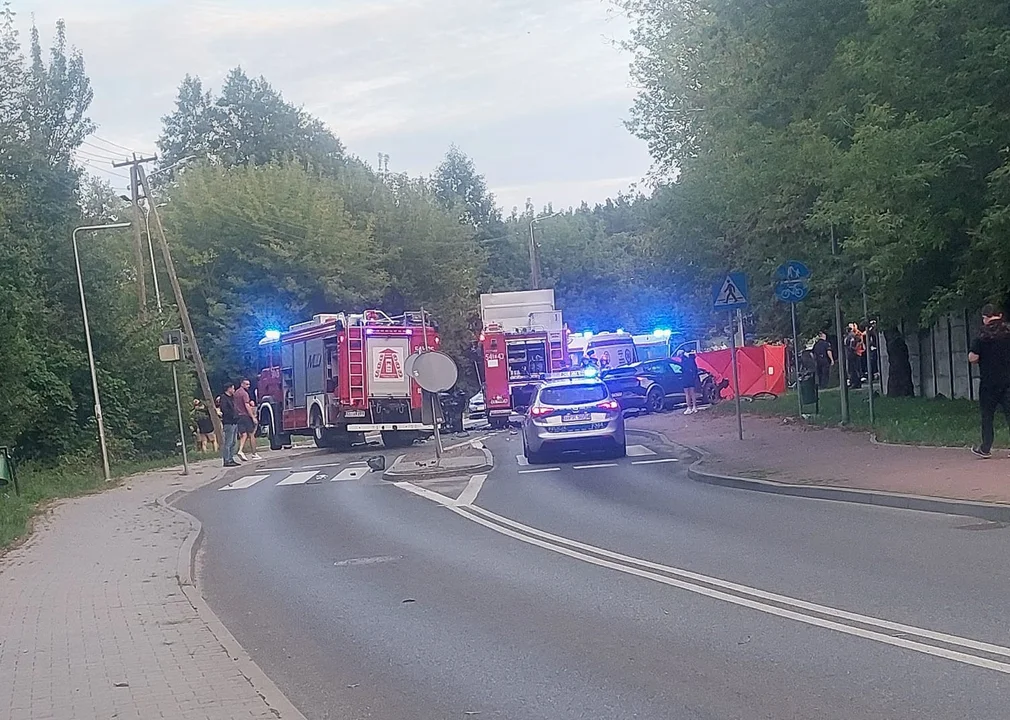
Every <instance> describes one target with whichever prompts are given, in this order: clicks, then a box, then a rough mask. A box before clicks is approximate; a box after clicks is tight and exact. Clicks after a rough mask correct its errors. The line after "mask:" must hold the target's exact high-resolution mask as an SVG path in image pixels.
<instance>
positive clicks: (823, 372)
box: [813, 330, 835, 390]
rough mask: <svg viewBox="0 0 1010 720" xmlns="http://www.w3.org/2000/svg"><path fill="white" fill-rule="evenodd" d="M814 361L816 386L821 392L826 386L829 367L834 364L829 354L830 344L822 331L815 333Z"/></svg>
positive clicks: (831, 355)
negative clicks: (815, 365) (815, 364)
mask: <svg viewBox="0 0 1010 720" xmlns="http://www.w3.org/2000/svg"><path fill="white" fill-rule="evenodd" d="M813 352H814V360H815V361H816V363H817V386H818V387H819V388H821V390H823V389H824V388H826V387H827V386H828V378H829V376H830V375H831V366H832V365H834V364H835V356H834V354H833V353H832V352H831V343H829V342H828V336H827V333H825V332H824V331H823V330H822V331H821V332H819V333H817V341H816V342H815V343H814V347H813Z"/></svg>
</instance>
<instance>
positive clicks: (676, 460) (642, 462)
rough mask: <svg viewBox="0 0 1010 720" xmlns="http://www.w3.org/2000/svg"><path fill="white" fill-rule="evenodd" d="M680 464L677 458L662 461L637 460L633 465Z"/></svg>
mask: <svg viewBox="0 0 1010 720" xmlns="http://www.w3.org/2000/svg"><path fill="white" fill-rule="evenodd" d="M672 462H680V460H679V459H677V458H662V459H660V460H635V461H634V462H632V463H631V464H632V465H659V464H660V463H672Z"/></svg>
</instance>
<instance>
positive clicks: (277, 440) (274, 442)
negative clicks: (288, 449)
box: [260, 411, 290, 450]
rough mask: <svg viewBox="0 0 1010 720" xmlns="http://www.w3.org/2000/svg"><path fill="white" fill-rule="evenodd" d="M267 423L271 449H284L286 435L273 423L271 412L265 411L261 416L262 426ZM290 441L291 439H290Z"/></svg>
mask: <svg viewBox="0 0 1010 720" xmlns="http://www.w3.org/2000/svg"><path fill="white" fill-rule="evenodd" d="M263 425H266V427H267V437H268V438H269V440H270V449H271V450H282V449H283V448H284V437H283V436H282V435H281V434H280V433H278V432H277V427H276V426H275V425H274V423H273V419H272V418H271V417H270V413H268V412H265V411H264V413H263V415H262V417H261V418H260V426H261V427H262V426H263ZM288 442H290V440H289V441H288Z"/></svg>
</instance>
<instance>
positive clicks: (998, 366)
mask: <svg viewBox="0 0 1010 720" xmlns="http://www.w3.org/2000/svg"><path fill="white" fill-rule="evenodd" d="M968 362H971V363H975V364H977V365H978V375H979V384H978V404H979V408H980V409H981V411H982V444H981V445H978V446H976V447H973V448H972V449H971V451H972V452H973V453H975V454H976V455H978V456H979V457H981V458H990V457H992V443H993V421H994V420H995V418H996V409H997V408H1002V409H1003V414H1004V415H1006V418H1007V422H1008V423H1010V325H1007V323H1006V321H1004V320H1003V312H1002V311H1001V310H1000V309H999V308H997V307H995V306H994V305H986V306H985V307H983V308H982V329H981V330H980V331H979V334H978V337H977V338H975V340H974V341H973V342H972V344H971V352H969V353H968Z"/></svg>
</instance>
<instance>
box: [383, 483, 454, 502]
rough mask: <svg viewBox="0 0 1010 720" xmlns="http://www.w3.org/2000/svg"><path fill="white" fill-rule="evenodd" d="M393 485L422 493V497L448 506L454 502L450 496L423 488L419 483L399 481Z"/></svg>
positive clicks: (417, 493) (416, 493)
mask: <svg viewBox="0 0 1010 720" xmlns="http://www.w3.org/2000/svg"><path fill="white" fill-rule="evenodd" d="M393 485H394V486H395V487H398V488H400V489H401V490H406V491H407V492H411V493H414V494H415V495H420V496H421V497H423V498H426V499H428V500H431V501H432V502H437V503H438V504H439V505H445V506H447V507H448V506H449V505H451V504H452V502H453V500H452V498H450V497H446V496H445V495H440V494H439V493H437V492H432V491H431V490H428V489H427V488H423V487H420V486H418V485H414V484H413V483H409V482H398V483H393Z"/></svg>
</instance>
